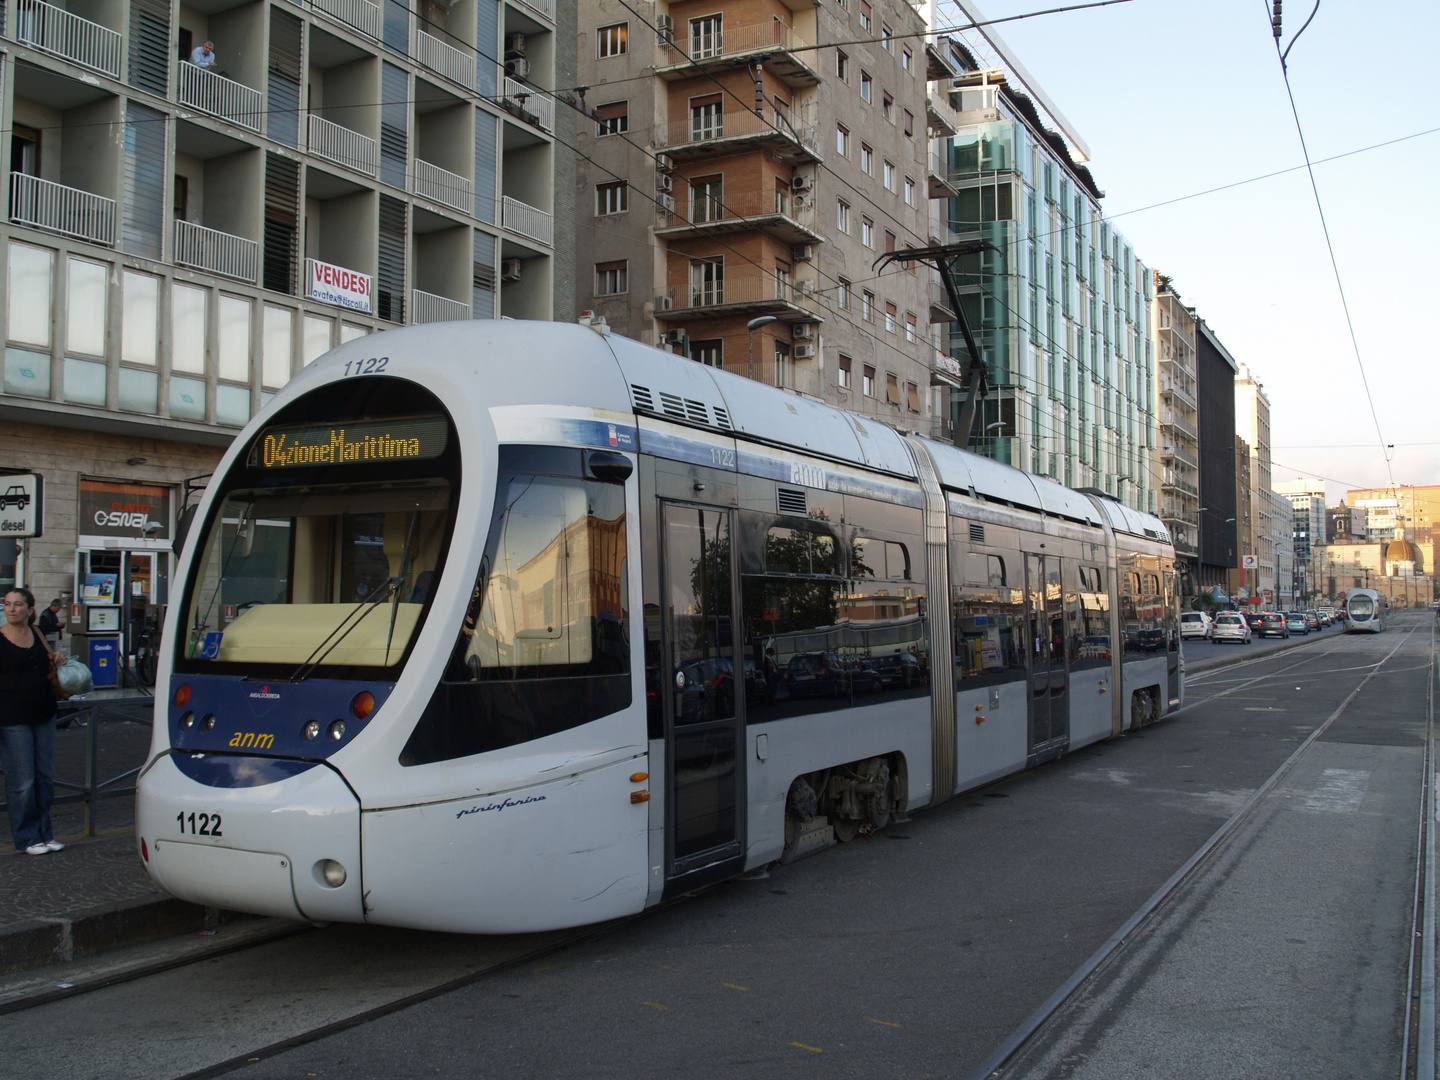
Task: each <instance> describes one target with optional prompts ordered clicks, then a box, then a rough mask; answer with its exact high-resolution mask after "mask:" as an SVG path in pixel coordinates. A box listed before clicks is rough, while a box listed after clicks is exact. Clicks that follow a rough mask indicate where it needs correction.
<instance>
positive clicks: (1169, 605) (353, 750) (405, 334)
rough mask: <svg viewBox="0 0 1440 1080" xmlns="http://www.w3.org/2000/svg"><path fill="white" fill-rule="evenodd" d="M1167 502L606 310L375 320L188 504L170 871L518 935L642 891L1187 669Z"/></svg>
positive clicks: (350, 912)
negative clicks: (806, 389)
mask: <svg viewBox="0 0 1440 1080" xmlns="http://www.w3.org/2000/svg"><path fill="white" fill-rule="evenodd" d="M1173 558H1174V556H1173V551H1172V548H1171V546H1170V543H1169V537H1168V535H1167V533H1166V531H1165V528H1164V526H1163V524H1162V523H1161V522H1160V520H1159V519H1157V518H1155V517H1152V516H1149V515H1147V514H1142V513H1138V512H1136V511H1133V510H1130V509H1128V508H1127V507H1125V506H1123V505H1121V504H1120V503H1117V502H1115V501H1114V500H1111V499H1108V498H1104V497H1101V496H1099V495H1096V494H1083V493H1080V492H1076V491H1072V490H1069V489H1067V488H1065V487H1062V486H1061V485H1059V484H1057V483H1054V482H1052V481H1049V480H1046V479H1044V478H1038V477H1032V476H1029V475H1027V474H1026V473H1023V472H1021V471H1019V470H1017V469H1013V468H1010V467H1008V466H1005V465H1001V464H998V463H996V462H994V461H991V460H989V459H986V458H982V457H978V456H975V455H972V454H969V453H965V452H962V451H960V450H957V449H956V448H954V447H952V446H949V445H946V444H943V443H937V442H932V441H930V440H927V439H922V438H916V437H903V436H901V435H900V434H898V433H897V432H896V431H894V430H893V429H891V428H889V427H886V426H884V425H883V424H882V423H879V422H877V421H875V420H872V419H862V418H861V417H858V416H854V415H851V414H849V413H845V412H842V411H840V410H838V409H833V408H829V407H827V406H824V405H820V404H817V403H816V402H813V401H809V400H806V399H805V398H802V397H799V396H796V395H794V394H791V393H787V392H785V391H781V390H775V389H771V388H768V387H765V386H762V385H759V384H757V383H754V382H751V381H749V380H747V379H743V378H739V377H736V376H732V375H727V374H725V373H724V372H721V371H717V370H715V369H712V368H709V367H705V366H702V365H700V364H696V363H691V362H688V361H685V360H682V359H679V358H677V357H674V356H671V355H670V354H667V353H663V352H659V351H657V350H655V349H651V348H648V347H646V346H643V345H640V344H638V343H636V342H633V341H629V340H626V339H623V338H619V337H611V336H608V335H603V334H601V333H597V332H595V331H593V330H591V329H589V328H585V327H580V326H572V325H565V324H555V323H543V324H542V323H522V322H510V321H494V322H490V321H485V322H468V323H451V324H440V325H430V326H425V327H416V328H411V329H402V330H394V331H391V332H387V333H385V334H383V335H379V336H376V337H370V338H364V339H361V340H358V341H354V342H351V343H349V344H347V345H344V346H342V347H341V348H339V349H336V350H335V351H333V352H331V353H329V354H327V355H326V356H324V357H321V358H320V359H319V360H317V361H315V362H314V363H313V364H311V365H310V366H308V367H307V368H306V369H305V370H304V371H303V372H302V373H301V374H300V375H298V376H297V377H296V378H295V379H294V380H293V381H292V382H291V383H290V385H289V386H287V387H286V388H285V389H284V390H283V391H282V392H281V393H280V394H278V395H277V396H276V398H275V399H274V401H272V402H271V403H270V405H269V406H268V407H267V408H266V409H265V410H264V412H263V413H262V414H261V415H259V416H257V417H256V418H255V419H254V420H253V421H252V422H251V423H250V425H249V426H248V427H247V428H246V429H245V430H244V432H242V433H241V435H240V436H239V437H238V438H237V439H236V440H235V443H234V445H233V446H232V447H231V448H230V450H229V452H228V453H227V454H226V456H225V458H224V460H223V462H222V463H221V465H220V467H219V469H218V470H217V472H216V473H215V476H214V478H213V479H212V481H211V482H210V485H209V487H208V489H207V490H206V492H205V494H204V497H203V500H202V501H201V503H200V505H199V508H198V514H197V515H196V518H195V522H194V527H193V528H192V529H190V530H189V532H188V535H187V538H186V539H185V540H184V544H183V550H182V554H181V557H180V567H179V581H180V582H181V584H180V586H179V588H178V589H177V590H176V595H177V599H176V601H175V602H173V603H172V604H171V605H170V609H169V617H168V624H167V628H166V636H165V640H166V641H167V642H168V643H170V646H169V648H168V649H167V650H166V655H165V656H164V658H163V659H162V661H161V669H160V673H159V682H158V684H157V685H158V686H159V687H161V688H162V689H161V691H160V692H159V694H158V695H157V702H158V704H157V712H156V724H155V737H154V743H153V746H152V752H151V755H150V759H149V761H148V762H147V764H146V766H145V768H144V770H143V773H142V775H141V777H140V779H139V782H138V784H139V796H138V825H139V830H138V831H139V847H140V852H141V856H142V858H143V859H144V863H145V866H146V869H147V870H148V872H149V873H150V875H151V876H152V877H153V879H154V880H155V881H156V883H157V884H159V885H160V886H161V887H163V888H164V889H165V890H167V891H168V892H170V893H172V894H174V895H175V896H179V897H182V898H185V899H188V900H193V901H195V902H197V903H205V904H215V905H219V906H223V907H227V908H231V909H235V910H240V911H249V912H255V913H258V914H266V915H275V916H283V917H289V918H296V919H310V920H316V921H322V920H339V921H349V922H362V921H365V922H373V923H380V924H387V925H395V926H410V927H421V928H429V929H437V930H450V931H465V932H481V933H505V932H514V931H527V930H538V929H545V928H552V927H562V926H571V925H578V924H584V923H590V922H595V921H599V920H602V919H608V918H612V917H615V916H620V915H625V914H628V913H633V912H636V911H639V910H641V909H643V908H645V907H647V906H649V905H653V904H655V903H658V902H659V901H660V900H661V899H662V898H664V897H666V896H669V895H675V894H679V893H683V892H686V891H689V890H691V889H694V888H696V887H697V886H700V885H703V884H705V883H707V882H712V881H716V880H720V879H723V878H726V877H730V876H734V875H736V874H739V873H742V872H743V871H745V870H747V869H751V868H756V867H762V866H764V865H766V864H768V863H770V862H772V861H775V860H787V859H791V858H795V857H798V856H800V855H803V854H806V853H808V852H810V851H813V850H815V849H817V848H820V847H823V846H826V845H827V844H830V843H833V842H835V840H836V839H840V840H848V839H851V838H853V837H854V836H855V835H856V834H857V832H859V831H862V830H865V831H868V829H869V828H876V827H883V826H884V825H885V824H886V823H887V822H888V821H889V819H890V818H891V817H892V816H894V815H897V814H900V813H903V812H906V811H911V810H915V809H918V808H921V807H925V806H930V805H933V804H935V803H938V802H941V801H943V800H945V799H947V798H950V797H951V796H953V795H955V794H956V793H958V792H961V791H964V790H966V789H968V788H972V787H975V786H977V785H980V784H984V783H986V782H988V781H990V780H993V779H995V778H996V777H1000V776H1003V775H1005V774H1007V773H1010V772H1014V771H1016V770H1020V769H1024V768H1026V767H1029V766H1033V765H1036V764H1038V763H1040V762H1042V761H1045V760H1047V759H1050V758H1054V757H1057V756H1059V755H1061V754H1064V753H1066V752H1067V751H1070V750H1073V749H1075V748H1077V747H1080V746H1084V745H1086V744H1087V743H1091V742H1095V741H1097V740H1100V739H1107V738H1110V737H1113V736H1115V735H1118V734H1120V733H1121V731H1122V730H1123V729H1124V728H1125V727H1126V725H1127V724H1128V725H1130V726H1132V727H1133V726H1139V725H1140V724H1142V723H1146V722H1149V721H1152V720H1154V719H1157V718H1158V717H1160V716H1162V715H1164V714H1165V713H1166V712H1168V711H1171V710H1173V709H1174V708H1176V707H1178V705H1179V703H1180V699H1181V693H1182V686H1181V679H1182V672H1181V666H1180V654H1179V640H1178V635H1177V623H1176V617H1177V615H1176V612H1177V609H1176V600H1175V577H1174V562H1173Z"/></svg>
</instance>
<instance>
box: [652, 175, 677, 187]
mask: <svg viewBox="0 0 1440 1080" xmlns="http://www.w3.org/2000/svg"><path fill="white" fill-rule="evenodd" d="M674 189H675V181H674V180H673V179H672V178H671V176H670V174H669V173H663V172H662V173H656V174H655V190H656V191H673V190H674Z"/></svg>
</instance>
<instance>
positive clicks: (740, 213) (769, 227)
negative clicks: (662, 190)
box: [655, 188, 824, 244]
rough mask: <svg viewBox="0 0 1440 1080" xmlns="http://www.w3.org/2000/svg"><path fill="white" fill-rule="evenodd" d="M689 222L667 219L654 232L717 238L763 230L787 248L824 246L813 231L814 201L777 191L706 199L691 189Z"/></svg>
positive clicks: (734, 193) (675, 216) (677, 217)
mask: <svg viewBox="0 0 1440 1080" xmlns="http://www.w3.org/2000/svg"><path fill="white" fill-rule="evenodd" d="M689 201H690V206H689V207H688V210H689V213H690V220H689V221H686V220H685V218H684V217H683V216H682V214H679V213H672V214H668V215H667V219H668V220H669V221H670V222H671V224H669V225H666V226H664V227H662V228H659V229H656V230H655V235H656V236H665V237H672V238H673V237H681V236H718V235H721V234H724V233H735V232H745V231H747V230H749V229H763V230H764V231H765V232H767V233H769V234H770V235H771V236H774V237H775V238H776V239H778V240H781V241H783V242H784V243H787V244H817V243H823V242H824V237H822V236H821V235H820V233H819V232H818V231H816V228H815V217H816V215H815V205H814V200H813V199H811V198H810V197H809V196H805V195H794V194H791V193H789V192H779V191H725V192H722V194H721V195H720V196H719V197H718V198H714V199H711V198H707V197H706V196H704V195H702V194H700V193H698V192H697V190H696V189H694V188H691V189H690V199H689Z"/></svg>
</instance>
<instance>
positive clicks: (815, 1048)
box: [790, 1043, 825, 1054]
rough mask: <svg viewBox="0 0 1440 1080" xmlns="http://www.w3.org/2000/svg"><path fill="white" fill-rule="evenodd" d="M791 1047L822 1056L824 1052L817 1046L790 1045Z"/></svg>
mask: <svg viewBox="0 0 1440 1080" xmlns="http://www.w3.org/2000/svg"><path fill="white" fill-rule="evenodd" d="M790 1045H791V1046H798V1047H799V1048H800V1049H801V1050H809V1051H810V1052H811V1053H812V1054H823V1053H824V1052H825V1051H824V1050H821V1049H820V1048H819V1047H818V1046H806V1045H805V1044H804V1043H791V1044H790Z"/></svg>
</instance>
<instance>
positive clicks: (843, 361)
mask: <svg viewBox="0 0 1440 1080" xmlns="http://www.w3.org/2000/svg"><path fill="white" fill-rule="evenodd" d="M839 381H840V387H841V389H843V390H849V389H850V357H848V356H846V355H845V354H844V353H841V354H840V374H839Z"/></svg>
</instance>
